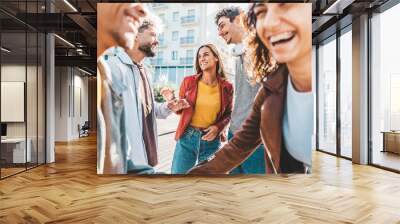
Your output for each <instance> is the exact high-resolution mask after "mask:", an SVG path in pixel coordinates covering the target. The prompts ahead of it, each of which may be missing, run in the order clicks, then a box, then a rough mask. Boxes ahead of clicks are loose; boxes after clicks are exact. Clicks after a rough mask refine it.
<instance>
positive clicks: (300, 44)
mask: <svg viewBox="0 0 400 224" xmlns="http://www.w3.org/2000/svg"><path fill="white" fill-rule="evenodd" d="M254 14H255V16H256V20H257V23H256V31H257V34H258V36H259V38H260V39H261V41H262V42H263V43H264V45H265V46H266V47H267V48H268V49H269V51H270V52H271V54H272V56H273V57H274V58H275V59H276V60H277V61H278V62H279V63H290V62H292V61H295V60H297V59H299V58H301V57H304V56H306V55H308V54H310V52H311V50H312V49H311V5H310V4H297V3H259V4H257V5H256V6H255V7H254Z"/></svg>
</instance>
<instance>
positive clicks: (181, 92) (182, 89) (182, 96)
mask: <svg viewBox="0 0 400 224" xmlns="http://www.w3.org/2000/svg"><path fill="white" fill-rule="evenodd" d="M185 92H186V79H183V82H182V84H181V87H180V88H179V99H185V98H186V97H185ZM182 111H183V110H179V111H177V112H176V114H182Z"/></svg>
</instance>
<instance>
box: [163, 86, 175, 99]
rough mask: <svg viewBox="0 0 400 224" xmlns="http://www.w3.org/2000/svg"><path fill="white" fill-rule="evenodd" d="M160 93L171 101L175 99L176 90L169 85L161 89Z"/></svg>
mask: <svg viewBox="0 0 400 224" xmlns="http://www.w3.org/2000/svg"><path fill="white" fill-rule="evenodd" d="M160 94H161V95H162V96H163V98H164V100H165V101H167V102H169V101H172V100H174V99H175V93H174V90H173V89H171V88H169V87H164V88H162V89H161V90H160Z"/></svg>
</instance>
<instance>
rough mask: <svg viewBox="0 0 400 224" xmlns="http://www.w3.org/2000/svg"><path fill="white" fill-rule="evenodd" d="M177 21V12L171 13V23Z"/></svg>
mask: <svg viewBox="0 0 400 224" xmlns="http://www.w3.org/2000/svg"><path fill="white" fill-rule="evenodd" d="M178 20H179V12H173V13H172V21H174V22H177V21H178Z"/></svg>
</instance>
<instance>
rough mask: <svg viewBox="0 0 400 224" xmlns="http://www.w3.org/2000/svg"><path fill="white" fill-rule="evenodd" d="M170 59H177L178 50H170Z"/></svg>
mask: <svg viewBox="0 0 400 224" xmlns="http://www.w3.org/2000/svg"><path fill="white" fill-rule="evenodd" d="M171 60H173V61H175V60H178V51H172V52H171Z"/></svg>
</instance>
